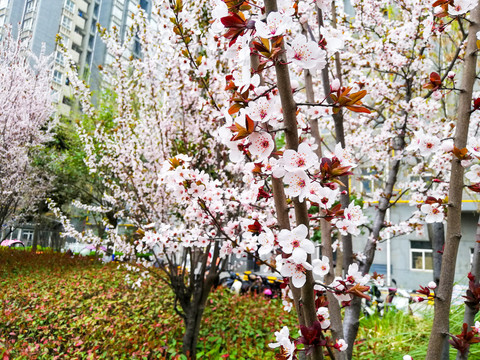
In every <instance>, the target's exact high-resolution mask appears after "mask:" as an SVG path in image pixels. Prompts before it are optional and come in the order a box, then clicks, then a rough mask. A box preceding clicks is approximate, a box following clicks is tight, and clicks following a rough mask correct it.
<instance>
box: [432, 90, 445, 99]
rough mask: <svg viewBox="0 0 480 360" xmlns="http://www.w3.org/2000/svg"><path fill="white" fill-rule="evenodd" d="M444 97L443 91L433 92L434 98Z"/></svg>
mask: <svg viewBox="0 0 480 360" xmlns="http://www.w3.org/2000/svg"><path fill="white" fill-rule="evenodd" d="M442 97H443V95H442V93H441V92H440V91H434V92H433V94H432V98H433V99H434V100H437V101H438V100H440V99H441V98H442Z"/></svg>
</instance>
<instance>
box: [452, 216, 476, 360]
mask: <svg viewBox="0 0 480 360" xmlns="http://www.w3.org/2000/svg"><path fill="white" fill-rule="evenodd" d="M475 240H476V242H475V249H474V252H473V259H472V269H471V271H470V272H471V273H472V275H473V276H475V283H478V282H479V281H480V216H479V218H478V223H477V235H476V239H475ZM476 314H477V311H476V310H475V309H472V308H471V307H470V306H467V305H465V314H464V315H463V322H464V323H465V324H467V325H468V327H469V328H470V327H471V326H473V322H474V321H475V315H476ZM469 350H470V346H469V347H468V349H467V351H466V352H465V353H464V354H462V353H460V351H458V352H457V360H466V359H468V353H469Z"/></svg>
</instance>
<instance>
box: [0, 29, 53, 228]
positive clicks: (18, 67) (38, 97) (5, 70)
mask: <svg viewBox="0 0 480 360" xmlns="http://www.w3.org/2000/svg"><path fill="white" fill-rule="evenodd" d="M1 30H2V36H1V39H0V102H1V104H2V105H1V111H0V127H1V129H2V131H1V134H0V226H1V227H2V228H3V227H4V226H13V225H14V224H15V222H16V221H18V220H19V215H20V214H21V213H22V212H23V213H24V214H25V213H28V212H29V211H32V210H34V206H35V204H36V202H37V201H38V200H39V199H40V198H41V197H42V196H44V194H45V191H46V188H47V185H48V181H47V180H46V179H45V178H44V176H43V174H42V172H41V170H40V169H38V168H36V167H35V166H34V164H33V162H32V159H33V153H34V151H35V149H36V148H37V147H39V146H41V145H42V144H43V143H44V142H45V141H46V140H47V139H48V136H49V134H48V120H49V119H50V117H51V116H52V113H53V106H52V96H51V89H50V76H51V66H50V65H51V58H49V57H47V56H44V54H40V56H38V57H36V56H34V54H32V53H31V52H30V51H29V50H28V47H27V44H26V43H21V42H20V40H19V39H15V38H14V37H12V35H11V33H10V29H9V28H8V27H5V28H3V29H1ZM8 234H9V232H8V231H7V232H6V235H8Z"/></svg>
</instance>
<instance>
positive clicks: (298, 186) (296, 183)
mask: <svg viewBox="0 0 480 360" xmlns="http://www.w3.org/2000/svg"><path fill="white" fill-rule="evenodd" d="M283 182H284V183H285V185H287V187H286V188H285V194H286V195H288V196H291V197H295V196H298V198H299V200H300V201H303V199H304V198H305V197H306V196H307V195H308V189H309V185H310V184H309V183H310V180H309V178H308V176H307V174H305V171H303V170H297V171H294V172H289V173H287V174H286V175H285V176H284V177H283Z"/></svg>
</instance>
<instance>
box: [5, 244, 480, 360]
mask: <svg viewBox="0 0 480 360" xmlns="http://www.w3.org/2000/svg"><path fill="white" fill-rule="evenodd" d="M125 275H126V272H125V271H124V270H121V269H118V266H117V264H113V263H110V264H106V265H105V264H102V263H101V262H98V261H97V260H94V259H91V258H88V257H74V258H71V257H68V256H66V255H63V254H54V253H48V252H45V253H43V254H33V253H31V252H25V251H18V250H14V251H11V250H6V249H3V250H2V249H1V248H0V301H1V310H0V311H1V314H0V358H2V360H5V359H56V358H57V359H132V358H138V359H181V358H182V357H181V356H180V355H179V350H180V348H181V338H182V331H183V327H182V320H181V318H180V317H179V316H178V315H176V314H175V312H174V311H173V297H172V296H171V293H170V291H169V289H168V288H167V287H166V286H165V285H163V284H160V283H158V282H156V281H154V280H153V279H152V280H149V279H147V280H145V281H144V284H143V286H142V287H141V288H140V289H131V288H130V287H129V286H128V285H127V284H126V282H125ZM462 316H463V309H461V308H458V309H456V310H455V312H454V314H453V316H452V317H453V319H454V320H455V325H454V326H452V330H451V332H452V333H459V329H460V326H461V320H459V319H461V317H462ZM295 320H296V319H295V314H293V313H291V314H288V313H286V312H284V311H283V310H282V306H281V302H280V301H278V300H275V299H274V300H271V301H270V300H266V299H264V298H263V297H249V296H242V297H234V296H231V295H230V293H228V292H227V291H224V290H221V289H220V290H217V291H215V292H214V293H213V294H212V296H211V298H210V300H209V303H208V307H207V310H206V312H205V316H204V321H203V324H202V328H201V332H200V341H199V344H198V346H199V352H198V355H199V358H200V359H274V358H275V353H274V352H273V351H272V350H270V349H269V348H268V343H270V342H272V341H273V340H274V336H273V332H274V331H278V330H279V329H281V327H282V326H284V325H288V326H289V327H290V330H291V333H292V335H294V336H295V335H296V334H295V333H296V331H295V323H296V321H295ZM430 323H431V318H429V317H428V316H427V317H426V318H425V319H419V318H414V317H412V316H409V315H404V314H403V313H394V312H392V313H390V314H388V315H387V316H386V317H384V318H382V319H380V318H377V317H370V318H368V319H362V321H361V330H360V333H359V337H358V345H357V346H356V349H355V353H354V359H360V360H367V359H371V360H373V359H387V360H388V359H392V360H393V359H400V360H401V359H402V357H403V355H405V354H407V353H408V354H410V355H412V356H413V357H414V359H415V360H417V359H421V358H423V357H424V355H425V353H426V344H427V341H428V334H429V326H430ZM475 346H477V347H478V350H480V345H474V346H473V350H475V351H476V352H475V353H474V355H472V359H480V351H477V348H476V347H475ZM452 354H453V352H452Z"/></svg>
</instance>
